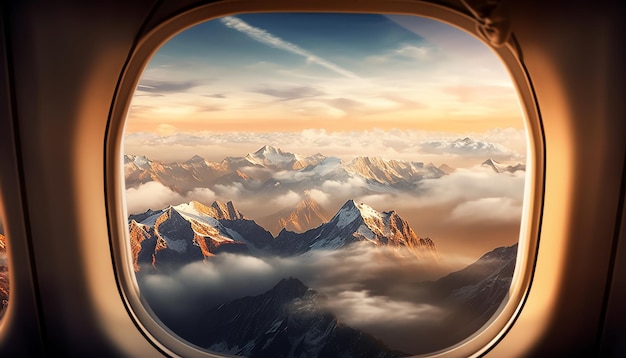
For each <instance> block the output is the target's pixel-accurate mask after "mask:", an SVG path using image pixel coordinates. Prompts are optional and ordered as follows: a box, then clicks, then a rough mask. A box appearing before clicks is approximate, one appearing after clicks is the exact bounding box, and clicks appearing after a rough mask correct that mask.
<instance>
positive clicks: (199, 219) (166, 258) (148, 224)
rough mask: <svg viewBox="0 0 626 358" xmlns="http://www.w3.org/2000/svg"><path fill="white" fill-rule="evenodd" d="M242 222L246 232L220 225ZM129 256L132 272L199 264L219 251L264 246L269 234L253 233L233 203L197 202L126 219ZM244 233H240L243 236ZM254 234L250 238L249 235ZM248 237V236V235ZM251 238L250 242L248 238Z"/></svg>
mask: <svg viewBox="0 0 626 358" xmlns="http://www.w3.org/2000/svg"><path fill="white" fill-rule="evenodd" d="M229 222H242V223H240V224H239V225H240V226H241V227H243V228H244V229H246V230H240V231H237V230H233V229H231V228H229V227H227V226H225V225H224V224H223V223H229ZM128 225H129V232H130V242H131V253H132V255H133V262H134V265H135V267H134V268H135V270H136V271H139V270H140V269H141V266H142V265H152V266H153V267H159V266H171V265H180V264H187V263H191V262H194V261H201V260H203V259H204V258H206V257H210V256H213V255H216V254H219V253H220V252H232V253H245V254H249V253H250V252H251V251H255V250H257V245H258V246H259V247H263V246H266V245H267V244H268V243H269V240H271V239H272V235H271V234H270V233H269V232H267V231H264V230H262V229H261V228H259V229H256V230H254V228H251V227H252V226H256V224H254V222H253V221H250V220H247V219H246V218H245V217H244V216H243V215H242V214H241V213H240V212H239V211H238V210H237V209H236V208H235V206H234V204H233V203H232V202H228V203H226V204H223V203H220V202H217V201H216V202H214V203H213V204H212V205H211V206H206V205H204V204H202V203H199V202H197V201H191V202H189V203H183V204H180V205H177V206H170V207H167V208H165V209H163V210H158V211H153V210H148V211H146V212H145V213H142V214H138V215H131V216H130V217H129V224H128ZM242 233H243V234H242ZM250 233H253V235H250ZM249 235H250V236H249ZM248 237H250V239H248Z"/></svg>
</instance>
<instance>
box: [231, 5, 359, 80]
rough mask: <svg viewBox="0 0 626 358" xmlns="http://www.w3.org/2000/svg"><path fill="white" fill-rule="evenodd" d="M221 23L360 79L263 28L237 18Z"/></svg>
mask: <svg viewBox="0 0 626 358" xmlns="http://www.w3.org/2000/svg"><path fill="white" fill-rule="evenodd" d="M220 21H221V22H222V23H223V24H224V25H226V26H227V27H230V28H231V29H235V30H237V31H239V32H242V33H244V34H246V35H248V36H249V37H251V38H252V39H254V40H256V41H259V42H261V43H263V44H266V45H269V46H272V47H275V48H278V49H281V50H285V51H287V52H290V53H292V54H295V55H299V56H302V57H305V58H306V60H307V62H308V63H315V64H318V65H320V66H323V67H325V68H327V69H329V70H331V71H333V72H335V73H338V74H340V75H342V76H345V77H348V78H358V76H357V75H356V74H354V73H353V72H351V71H348V70H346V69H344V68H341V67H340V66H338V65H336V64H334V63H332V62H330V61H328V60H326V59H323V58H321V57H319V56H316V55H315V54H313V53H311V52H309V51H307V50H305V49H303V48H301V47H299V46H298V45H295V44H293V43H291V42H288V41H285V40H283V39H281V38H279V37H277V36H274V35H272V34H270V33H269V32H267V31H265V30H263V29H261V28H258V27H254V26H250V25H249V24H248V23H246V22H245V21H243V20H241V19H239V18H237V17H234V16H225V17H223V18H221V19H220Z"/></svg>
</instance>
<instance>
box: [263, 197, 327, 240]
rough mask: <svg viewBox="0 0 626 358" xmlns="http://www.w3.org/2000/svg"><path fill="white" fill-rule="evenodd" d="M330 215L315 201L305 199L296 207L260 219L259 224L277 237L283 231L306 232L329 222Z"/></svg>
mask: <svg viewBox="0 0 626 358" xmlns="http://www.w3.org/2000/svg"><path fill="white" fill-rule="evenodd" d="M329 218H330V215H329V214H328V212H327V211H326V210H325V209H324V208H323V207H322V206H321V205H320V204H319V203H317V202H316V201H315V200H313V199H311V198H310V197H307V198H305V199H304V200H302V201H300V202H299V203H298V204H296V206H295V207H292V208H285V209H283V210H281V211H279V212H276V213H274V214H272V215H268V216H266V217H263V218H260V219H259V220H258V222H259V224H261V225H263V227H265V228H266V229H267V230H269V231H270V232H271V233H273V234H275V235H277V234H278V233H279V232H280V231H281V230H282V229H286V230H288V231H293V232H298V233H301V232H305V231H307V230H310V229H312V228H315V227H318V226H320V225H321V224H323V223H325V222H327V221H328V219H329Z"/></svg>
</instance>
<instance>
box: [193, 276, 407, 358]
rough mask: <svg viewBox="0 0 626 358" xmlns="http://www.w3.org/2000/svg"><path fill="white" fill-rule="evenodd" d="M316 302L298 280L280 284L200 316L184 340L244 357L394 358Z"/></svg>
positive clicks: (310, 292)
mask: <svg viewBox="0 0 626 358" xmlns="http://www.w3.org/2000/svg"><path fill="white" fill-rule="evenodd" d="M321 300H323V297H320V295H319V294H318V293H317V292H316V291H315V290H312V289H310V288H308V287H306V286H305V285H304V284H303V283H302V282H300V280H298V279H295V278H288V279H282V280H281V281H280V282H278V283H277V284H276V285H275V286H274V287H273V288H272V289H270V290H269V291H267V292H265V293H263V294H261V295H258V296H248V297H243V298H240V299H236V300H233V301H230V302H227V303H224V304H222V305H220V306H217V307H215V308H212V309H210V310H208V311H207V312H205V313H204V314H201V315H200V316H199V317H198V319H197V321H196V322H194V323H193V324H191V325H190V326H192V327H194V329H193V330H190V332H189V333H188V336H184V338H186V339H188V340H189V341H191V342H192V343H194V344H196V345H198V346H200V347H204V348H207V349H209V350H211V351H214V352H218V353H223V354H229V355H238V356H246V357H377V358H386V357H398V354H397V353H395V352H392V351H390V350H389V349H388V348H387V347H385V346H384V345H383V344H382V343H381V342H380V341H378V340H377V339H375V338H374V337H371V336H369V335H367V334H365V333H363V332H361V331H358V330H356V329H353V328H350V327H349V326H346V325H344V324H341V323H339V322H338V321H337V318H336V317H335V316H334V315H333V314H332V313H330V312H329V311H326V310H324V309H323V308H322V305H321V303H320V301H321Z"/></svg>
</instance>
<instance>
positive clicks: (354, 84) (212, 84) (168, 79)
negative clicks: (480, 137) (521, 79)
mask: <svg viewBox="0 0 626 358" xmlns="http://www.w3.org/2000/svg"><path fill="white" fill-rule="evenodd" d="M165 104H166V105H165ZM373 128H378V129H382V130H392V129H400V130H428V131H438V132H459V130H460V129H461V130H463V131H467V132H482V131H485V130H488V129H493V128H517V129H523V121H522V120H521V118H520V109H519V104H518V100H517V95H516V93H515V90H514V88H513V85H512V83H511V80H510V78H509V75H508V73H507V72H506V70H505V69H504V67H503V65H502V64H501V63H500V61H499V59H498V58H497V57H496V56H495V55H494V53H493V52H492V51H491V50H490V49H489V48H488V47H487V46H486V45H484V44H483V43H481V42H480V41H479V40H477V39H475V38H474V37H472V36H471V35H468V34H466V33H464V32H462V31H460V30H458V29H456V28H453V27H451V26H449V25H446V24H442V23H439V22H436V21H434V20H430V19H425V18H419V17H415V16H410V17H408V16H400V15H393V16H391V15H390V16H383V15H366V14H311V13H301V14H293V13H291V14H244V15H237V16H231V17H225V18H221V19H215V20H212V21H208V22H205V23H203V24H200V25H197V26H195V27H192V28H189V29H187V30H185V31H183V32H181V33H180V34H178V35H177V36H175V37H174V38H172V39H171V40H169V41H168V42H166V43H165V44H164V45H162V47H161V48H160V49H159V50H158V52H157V53H156V54H155V55H154V57H153V58H152V59H151V60H150V62H149V64H148V65H147V67H146V69H145V71H144V73H143V74H142V76H141V80H140V82H139V85H138V87H137V92H136V93H135V96H134V98H133V101H132V104H131V108H130V111H129V116H128V121H127V122H126V132H127V133H129V134H130V133H137V132H147V133H156V134H158V135H161V136H168V135H172V134H175V133H181V132H196V131H211V132H232V131H235V132H244V131H255V132H271V131H280V132H301V131H303V130H311V129H324V130H326V131H328V132H336V131H344V132H349V131H359V130H371V129H373Z"/></svg>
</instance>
